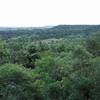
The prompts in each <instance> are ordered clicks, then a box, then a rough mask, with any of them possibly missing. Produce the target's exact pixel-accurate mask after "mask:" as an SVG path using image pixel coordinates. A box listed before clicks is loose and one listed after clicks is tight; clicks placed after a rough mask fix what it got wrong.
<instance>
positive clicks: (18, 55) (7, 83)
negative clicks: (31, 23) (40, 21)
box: [0, 25, 100, 100]
mask: <svg viewBox="0 0 100 100" xmlns="http://www.w3.org/2000/svg"><path fill="white" fill-rule="evenodd" d="M0 35H1V38H0V100H99V99H100V26H99V25H90V26H89V25H76V26H74V25H72V26H71V25H59V26H54V27H50V28H27V29H23V28H20V29H17V28H16V29H12V28H5V29H1V28H0Z"/></svg>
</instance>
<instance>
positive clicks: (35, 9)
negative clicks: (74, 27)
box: [0, 0, 100, 27]
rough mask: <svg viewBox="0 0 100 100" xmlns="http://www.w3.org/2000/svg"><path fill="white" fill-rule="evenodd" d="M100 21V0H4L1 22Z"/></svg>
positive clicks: (36, 23) (8, 23)
mask: <svg viewBox="0 0 100 100" xmlns="http://www.w3.org/2000/svg"><path fill="white" fill-rule="evenodd" d="M58 24H100V0H0V26H5V27H6V26H8V27H11V26H13V27H20V26H22V27H23V26H25V27H27V26H28V27H30V26H33V27H34V26H47V25H58Z"/></svg>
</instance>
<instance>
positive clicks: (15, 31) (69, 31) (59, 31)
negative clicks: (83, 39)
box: [0, 25, 100, 39]
mask: <svg viewBox="0 0 100 100" xmlns="http://www.w3.org/2000/svg"><path fill="white" fill-rule="evenodd" d="M93 32H100V25H58V26H46V27H20V28H10V27H9V28H3V27H1V28H0V36H2V37H3V38H5V39H8V38H13V37H14V38H15V37H16V38H17V37H19V36H20V37H26V38H32V39H48V38H64V37H69V36H79V35H81V36H87V35H90V34H91V33H93Z"/></svg>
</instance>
